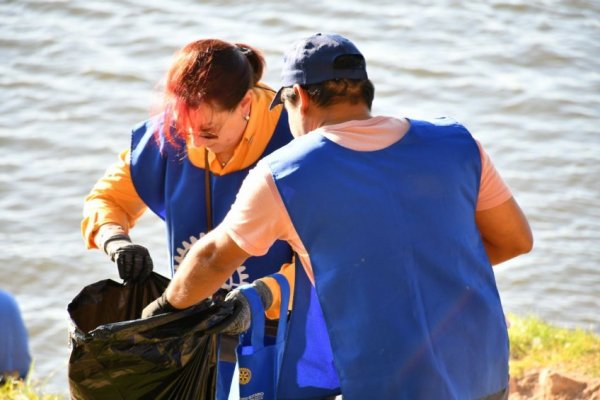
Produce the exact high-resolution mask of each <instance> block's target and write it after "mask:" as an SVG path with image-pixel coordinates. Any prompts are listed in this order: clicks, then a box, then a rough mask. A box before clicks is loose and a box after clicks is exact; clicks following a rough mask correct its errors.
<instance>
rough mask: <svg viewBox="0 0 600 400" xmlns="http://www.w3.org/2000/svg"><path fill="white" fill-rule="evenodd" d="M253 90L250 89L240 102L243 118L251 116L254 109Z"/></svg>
mask: <svg viewBox="0 0 600 400" xmlns="http://www.w3.org/2000/svg"><path fill="white" fill-rule="evenodd" d="M252 96H254V94H253V93H252V89H249V90H248V91H247V92H246V94H245V95H244V97H242V101H240V110H241V111H242V117H246V116H249V115H250V111H251V108H252Z"/></svg>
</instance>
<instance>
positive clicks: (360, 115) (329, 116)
mask: <svg viewBox="0 0 600 400" xmlns="http://www.w3.org/2000/svg"><path fill="white" fill-rule="evenodd" d="M313 118H314V121H315V124H316V127H317V128H320V127H322V126H327V125H335V124H341V123H343V122H347V121H357V120H365V119H369V118H371V111H370V110H369V108H368V107H367V106H366V105H365V104H362V103H359V104H351V103H340V104H334V105H331V106H328V107H325V108H316V109H314V116H313Z"/></svg>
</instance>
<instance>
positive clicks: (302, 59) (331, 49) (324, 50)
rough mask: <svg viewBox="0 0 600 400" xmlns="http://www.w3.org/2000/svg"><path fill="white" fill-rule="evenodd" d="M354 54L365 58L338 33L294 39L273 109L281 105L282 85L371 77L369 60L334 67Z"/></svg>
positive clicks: (284, 86) (286, 56)
mask: <svg viewBox="0 0 600 400" xmlns="http://www.w3.org/2000/svg"><path fill="white" fill-rule="evenodd" d="M346 55H355V56H360V57H362V59H363V60H364V56H363V55H362V54H361V52H360V51H359V50H358V49H357V48H356V46H355V45H354V44H353V43H352V42H351V41H350V40H348V39H346V38H345V37H343V36H341V35H338V34H336V33H317V34H316V35H313V36H310V37H308V38H306V39H302V40H299V41H297V42H295V43H294V44H293V45H292V46H291V47H290V48H289V49H288V50H287V51H286V52H285V54H284V56H283V70H282V71H281V88H280V89H279V90H278V91H277V94H276V95H275V97H274V98H273V101H272V102H271V107H270V109H273V107H275V106H277V105H279V104H281V103H282V102H281V91H282V90H283V88H286V87H290V86H293V85H294V84H296V83H297V84H299V85H310V84H313V83H320V82H324V81H328V80H332V79H361V80H362V79H369V78H368V76H367V66H366V63H362V65H360V66H358V67H354V68H334V61H335V60H336V59H337V58H338V57H340V56H346Z"/></svg>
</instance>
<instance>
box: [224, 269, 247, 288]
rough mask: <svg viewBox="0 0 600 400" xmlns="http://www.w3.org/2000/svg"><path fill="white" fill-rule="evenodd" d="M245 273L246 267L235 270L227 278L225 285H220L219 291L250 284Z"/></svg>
mask: <svg viewBox="0 0 600 400" xmlns="http://www.w3.org/2000/svg"><path fill="white" fill-rule="evenodd" d="M245 271H246V267H245V266H243V265H242V266H240V267H239V268H238V269H236V270H235V272H234V273H233V275H231V276H230V277H229V279H227V281H225V283H224V284H223V285H221V289H225V290H233V289H235V288H236V287H238V286H241V285H245V284H247V283H250V282H249V281H248V278H250V275H248V274H247V273H246V272H245Z"/></svg>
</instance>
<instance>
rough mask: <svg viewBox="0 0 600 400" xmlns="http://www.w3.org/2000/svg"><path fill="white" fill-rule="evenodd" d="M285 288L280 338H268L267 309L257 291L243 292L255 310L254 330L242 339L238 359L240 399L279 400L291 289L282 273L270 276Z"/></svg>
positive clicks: (242, 336)
mask: <svg viewBox="0 0 600 400" xmlns="http://www.w3.org/2000/svg"><path fill="white" fill-rule="evenodd" d="M270 276H271V277H273V278H275V279H276V280H277V282H278V283H279V287H280V288H281V308H280V310H279V312H280V314H279V316H280V318H279V324H278V326H277V336H275V337H273V336H265V309H264V307H263V305H262V303H261V301H260V296H259V295H258V293H257V292H256V290H255V289H254V288H251V287H249V288H243V289H241V290H242V291H243V293H244V295H246V298H247V299H248V302H249V303H250V308H251V311H252V324H251V325H250V329H249V330H248V332H246V333H245V334H243V335H241V337H240V345H239V346H238V348H237V357H238V364H239V371H240V398H241V400H244V399H248V400H249V399H252V400H271V399H275V397H276V393H277V383H278V381H279V372H280V368H281V360H282V358H283V351H284V349H285V337H286V331H287V311H288V310H287V309H288V304H289V299H290V286H289V284H288V281H287V279H286V278H285V277H284V276H283V275H281V274H273V275H270Z"/></svg>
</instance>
